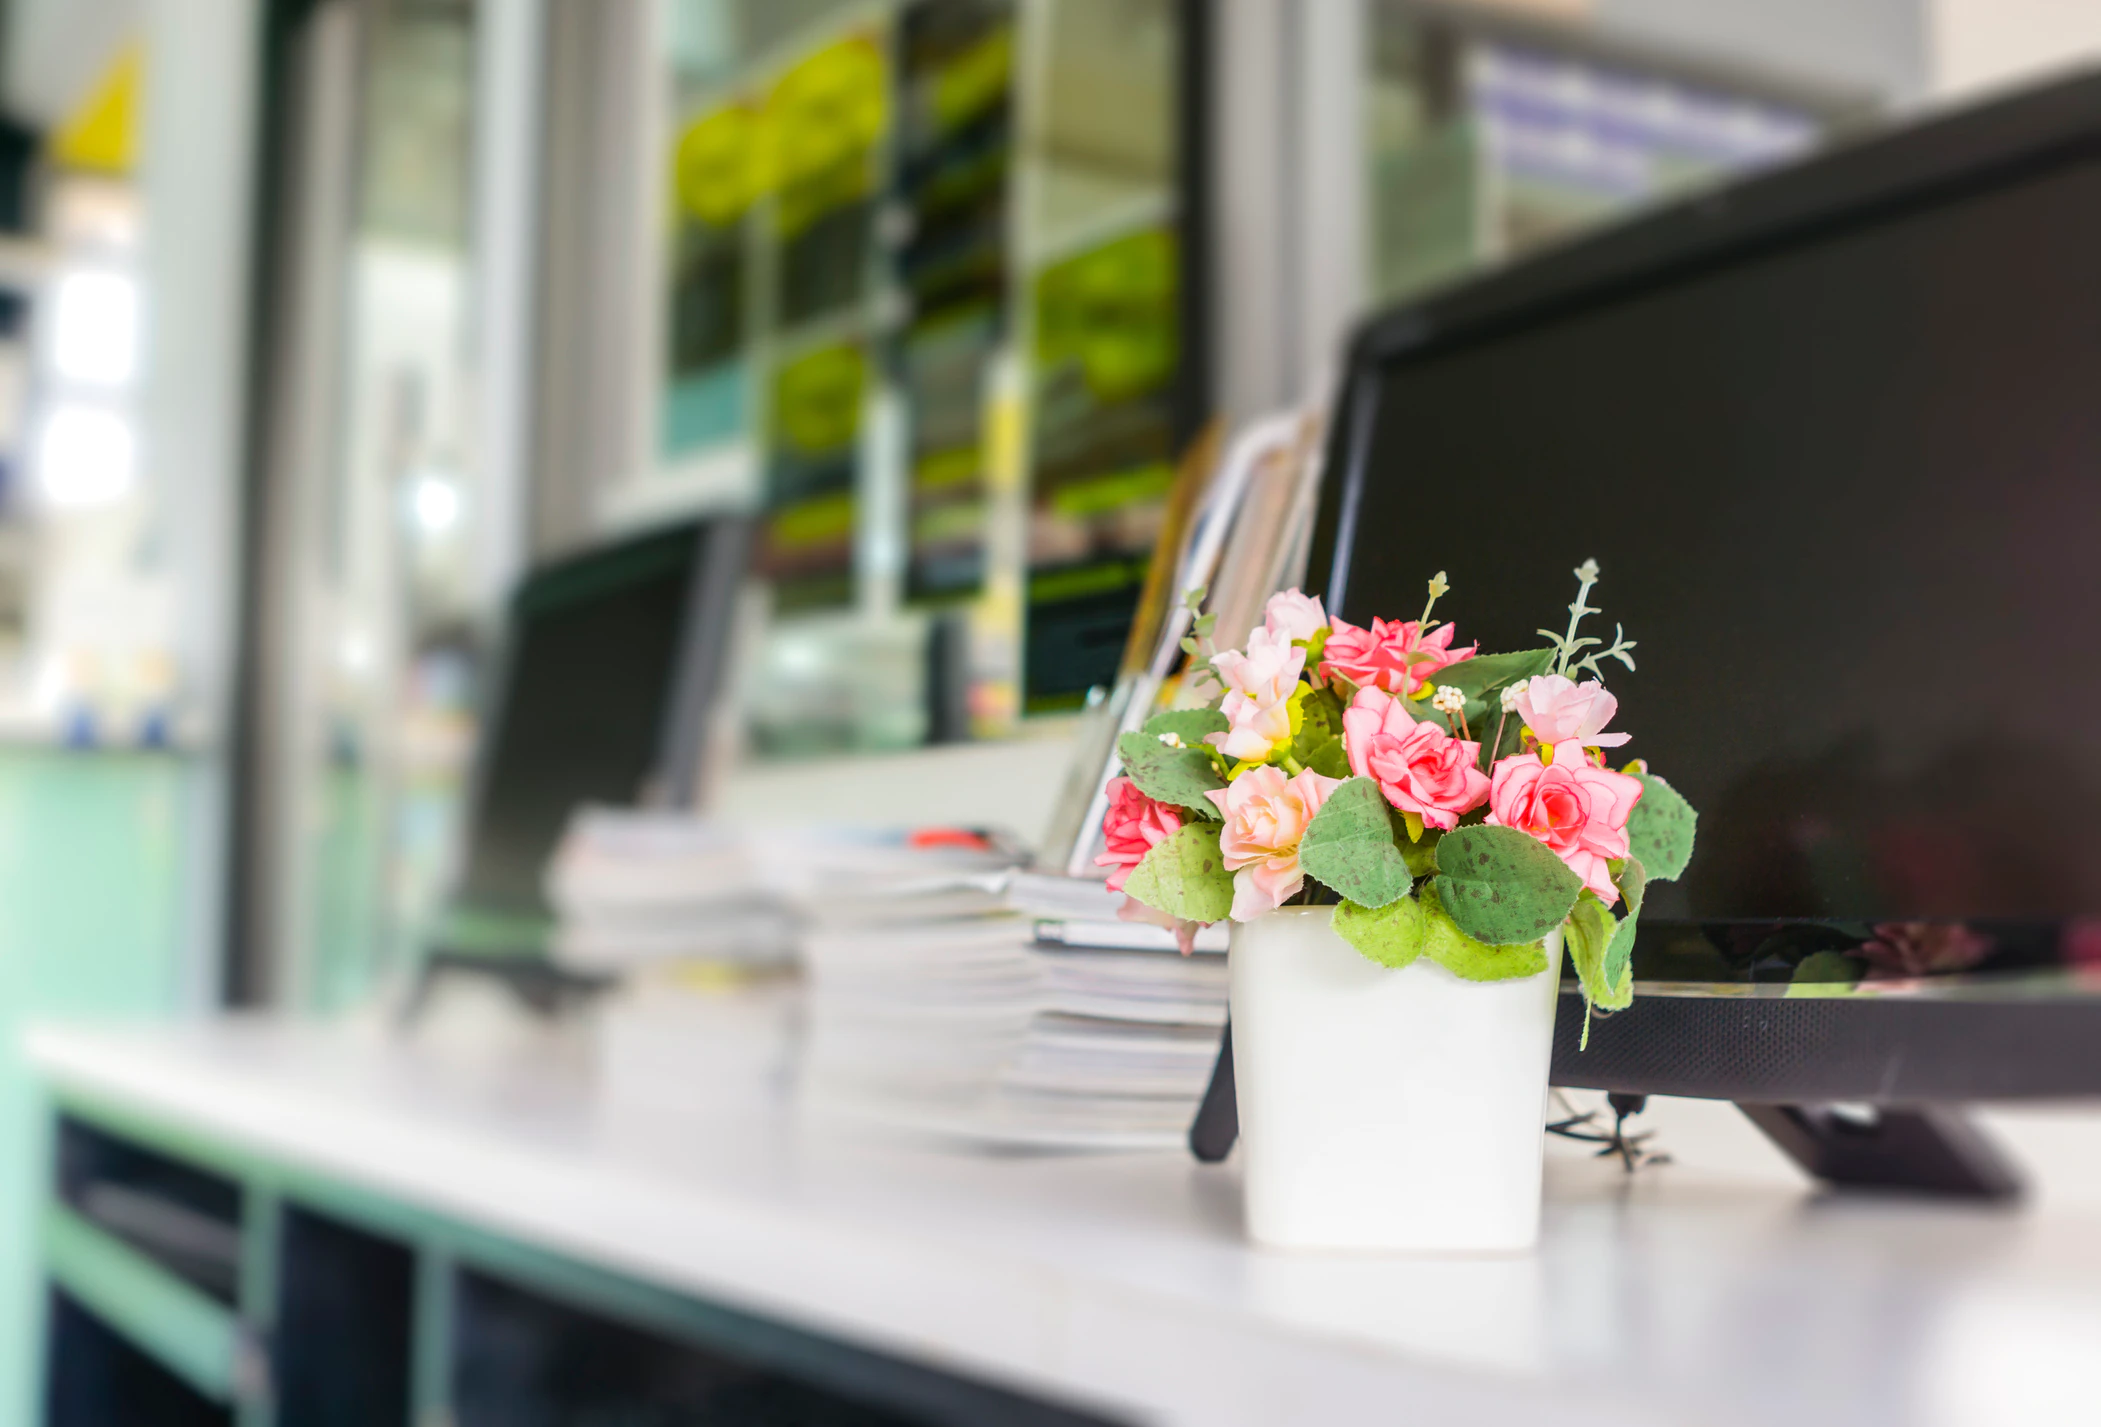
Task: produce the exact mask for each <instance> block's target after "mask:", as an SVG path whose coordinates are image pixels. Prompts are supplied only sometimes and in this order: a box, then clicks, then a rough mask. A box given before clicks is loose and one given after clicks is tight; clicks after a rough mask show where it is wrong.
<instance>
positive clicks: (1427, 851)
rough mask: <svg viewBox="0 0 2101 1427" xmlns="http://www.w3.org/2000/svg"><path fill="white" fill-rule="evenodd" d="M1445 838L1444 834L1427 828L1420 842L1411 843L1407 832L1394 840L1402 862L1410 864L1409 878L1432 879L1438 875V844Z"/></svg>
mask: <svg viewBox="0 0 2101 1427" xmlns="http://www.w3.org/2000/svg"><path fill="white" fill-rule="evenodd" d="M1443 838H1444V834H1443V833H1441V832H1435V831H1432V830H1431V829H1428V828H1425V829H1424V830H1423V835H1422V839H1421V840H1420V841H1417V842H1410V841H1409V840H1408V837H1407V835H1406V833H1405V831H1404V832H1403V833H1402V834H1401V835H1400V836H1398V837H1396V838H1395V839H1394V845H1395V846H1396V847H1398V848H1400V850H1401V861H1403V862H1405V863H1407V864H1408V875H1409V876H1411V877H1430V876H1434V875H1435V874H1436V872H1437V844H1438V843H1439V842H1440V841H1442V840H1443Z"/></svg>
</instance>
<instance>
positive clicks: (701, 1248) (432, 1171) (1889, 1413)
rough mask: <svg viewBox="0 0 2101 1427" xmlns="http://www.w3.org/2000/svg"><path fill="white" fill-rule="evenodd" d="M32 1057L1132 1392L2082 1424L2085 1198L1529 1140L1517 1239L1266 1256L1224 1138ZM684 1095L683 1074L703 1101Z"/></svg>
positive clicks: (1078, 1384)
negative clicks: (1218, 1151) (1935, 1188)
mask: <svg viewBox="0 0 2101 1427" xmlns="http://www.w3.org/2000/svg"><path fill="white" fill-rule="evenodd" d="M29 1050H30V1055H31V1057H32V1059H33V1060H34V1062H35V1063H36V1064H37V1065H38V1066H39V1067H40V1069H41V1071H42V1073H43V1075H44V1077H45V1078H46V1080H47V1081H49V1082H50V1083H52V1084H55V1085H57V1086H59V1087H61V1088H62V1089H65V1090H68V1091H71V1092H74V1093H76V1094H79V1095H83V1096H89V1097H94V1098H98V1099H103V1100H114V1101H118V1102H121V1103H123V1104H124V1105H127V1106H129V1107H133V1108H134V1109H137V1110H143V1111H146V1112H149V1113H151V1114H152V1115H154V1116H156V1117H159V1118H163V1119H165V1120H168V1121H171V1122H175V1123H177V1124H180V1125H182V1126H185V1127H187V1128H188V1129H190V1130H191V1131H194V1132H202V1133H203V1134H204V1135H206V1136H207V1137H209V1138H212V1139H215V1140H218V1141H221V1142H224V1143H226V1144H227V1145H228V1146H230V1147H233V1148H237V1149H241V1150H245V1151H250V1152H256V1153H259V1154H261V1155H263V1156H264V1157H266V1158H270V1159H273V1160H277V1161H281V1162H285V1163H288V1164H291V1165H294V1166H297V1167H299V1168H302V1169H305V1170H309V1171H314V1172H319V1173H323V1174H326V1175H329V1176H332V1177H337V1178H340V1179H343V1180H346V1181H350V1182H352V1183H355V1184H357V1185H360V1186H362V1187H365V1188H367V1189H370V1190H373V1191H377V1192H379V1193H382V1194H385V1195H387V1196H390V1197H393V1198H396V1199H400V1200H403V1201H407V1202H409V1203H412V1204H414V1205H417V1206H420V1207H423V1208H427V1209H430V1210H434V1211H437V1212H440V1213H443V1214H446V1215H449V1216H453V1217H457V1218H460V1219H464V1220H468V1221H471V1222H473V1223H476V1224H478V1225H482V1226H486V1227H489V1228H492V1229H495V1230H497V1231H498V1232H500V1233H503V1234H505V1235H508V1236H511V1237H514V1238H518V1239H522V1240H525V1241H529V1242H531V1243H534V1244H536V1245H539V1246H542V1247H545V1248H548V1249H552V1250H554V1251H557V1252H560V1253H564V1254H567V1255H571V1256H573V1257H575V1258H578V1259H581V1260H585V1261H588V1262H590V1263H593V1264H596V1265H599V1266H601V1267H605V1268H608V1269H611V1270H614V1271H616V1272H620V1273H623V1274H626V1275H629V1276H633V1277H636V1278H640V1279H645V1280H648V1281H651V1282H654V1283H657V1284H661V1285H664V1286H667V1287H670V1288H674V1289H677V1290H679V1291H681V1292H684V1293H688V1294H692V1295H694V1296H698V1297H703V1298H707V1299H712V1300H716V1301H719V1302H723V1303H726V1304H730V1305H733V1306H736V1307H739V1308H743V1309H746V1310H748V1311H752V1312H756V1313H760V1314H764V1315H768V1316H773V1317H777V1318H780V1319H783V1320H786V1321H789V1322H792V1323H795V1324H797V1325H800V1326H803V1327H806V1328H811V1329H814V1330H817V1331H821V1332H829V1333H833V1334H836V1335H838V1336H840V1337H842V1338H846V1339H849V1340H852V1341H855V1342H858V1343H861V1344H864V1345H867V1346H871V1347H875V1348H878V1349H881V1350H886V1351H891V1352H895V1353H899V1354H902V1355H907V1356H911V1357H914V1358H918V1359H921V1360H924V1361H929V1362H931V1363H933V1364H935V1365H938V1366H944V1367H948V1368H951V1369H954V1370H958V1371H964V1372H968V1373H971V1374H974V1375H977V1376H982V1377H986V1378H990V1379H992V1380H995V1381H1002V1382H1005V1383H1008V1384H1011V1385H1015V1386H1019V1387H1021V1388H1023V1389H1024V1390H1035V1391H1039V1392H1042V1393H1044V1394H1046V1395H1050V1396H1055V1397H1058V1398H1062V1399H1064V1400H1068V1401H1071V1402H1074V1403H1076V1404H1078V1405H1082V1406H1087V1405H1092V1406H1095V1407H1098V1408H1104V1409H1107V1410H1109V1411H1110V1412H1112V1413H1114V1414H1118V1415H1123V1416H1129V1417H1133V1418H1136V1419H1138V1420H1163V1421H1172V1422H1179V1423H1203V1424H1233V1423H1248V1424H1258V1423H1260V1424H1267V1423H1287V1422H1320V1423H1323V1424H1341V1423H1350V1422H1398V1421H1407V1422H1419V1423H1448V1422H1482V1423H1490V1422H1495V1423H1501V1422H1509V1423H1525V1424H1528V1425H1529V1424H1552V1423H1597V1424H1608V1423H1609V1424H1614V1427H1631V1424H1637V1423H1671V1424H1678V1423H1712V1424H1724V1425H1733V1424H1739V1423H1742V1424H1749V1423H1780V1422H1784V1423H1787V1424H1789V1427H1810V1424H1821V1423H1833V1424H1840V1423H1842V1424H1847V1427H1878V1424H1922V1427H1956V1424H1960V1425H1961V1427H1996V1424H2001V1423H2003V1424H2008V1427H2013V1424H2019V1427H2039V1424H2047V1423H2055V1422H2060V1421H2061V1422H2081V1423H2090V1422H2101V1214H2097V1213H2095V1212H2094V1211H2093V1210H2091V1209H2090V1208H2087V1207H2085V1206H2084V1205H2082V1204H2079V1203H2076V1202H2075V1203H2070V1204H2059V1203H2054V1202H2052V1201H2050V1200H2047V1199H2046V1200H2045V1201H2044V1203H2043V1204H2042V1205H2041V1206H2040V1207H2036V1208H2031V1209H2028V1210H2012V1211H2005V1210H1996V1211H1995V1210H1982V1209H1972V1208H1961V1207H1946V1206H1928V1205H1923V1204H1908V1203H1901V1202H1890V1201H1872V1202H1870V1201H1860V1202H1846V1201H1842V1200H1837V1199H1833V1198H1831V1197H1829V1196H1822V1195H1819V1194H1817V1193H1815V1192H1814V1191H1812V1190H1810V1189H1808V1188H1805V1187H1802V1186H1800V1185H1799V1184H1796V1183H1792V1182H1790V1181H1789V1180H1788V1179H1786V1178H1785V1177H1784V1176H1763V1177H1760V1176H1741V1175H1723V1174H1717V1173H1713V1172H1702V1171H1701V1170H1699V1169H1697V1168H1696V1167H1694V1166H1693V1165H1691V1164H1682V1163H1681V1164H1678V1165H1671V1166H1664V1167H1660V1168H1656V1169H1651V1170H1646V1171H1644V1172H1643V1173H1642V1174H1640V1175H1638V1176H1636V1177H1635V1178H1633V1179H1631V1180H1630V1179H1628V1178H1626V1177H1625V1176H1623V1175H1622V1173H1621V1172H1620V1171H1619V1170H1618V1169H1617V1168H1616V1167H1615V1166H1614V1165H1612V1164H1608V1163H1604V1162H1599V1161H1595V1160H1591V1159H1588V1158H1579V1157H1576V1156H1575V1155H1574V1154H1572V1153H1556V1154H1554V1155H1552V1156H1550V1158H1549V1164H1548V1175H1547V1206H1546V1218H1545V1231H1544V1236H1543V1241H1542V1245H1541V1248H1540V1251H1539V1252H1538V1253H1537V1254H1536V1255H1534V1256H1528V1257H1521V1258H1500V1259H1460V1258H1453V1259H1408V1258H1379V1257H1345V1256H1293V1255H1282V1254H1269V1253H1263V1252H1257V1251H1254V1250H1251V1249H1249V1248H1248V1247H1247V1246H1246V1245H1245V1244H1244V1243H1243V1241H1242V1239H1241V1236H1240V1225H1239V1213H1240V1189H1239V1179H1238V1175H1237V1173H1236V1171H1235V1170H1234V1169H1233V1168H1232V1167H1231V1165H1230V1164H1229V1165H1227V1166H1225V1167H1222V1168H1206V1167H1203V1166H1199V1165H1197V1164H1195V1163H1193V1162H1192V1161H1190V1160H1188V1159H1186V1158H1184V1157H1182V1156H1180V1155H1174V1154H1144V1155H1132V1154H1125V1155H1101V1156H982V1155H974V1154H966V1153H961V1152H955V1151H948V1150H940V1149H934V1148H924V1147H918V1146H908V1145H901V1144H896V1143H889V1142H884V1141H881V1140H877V1139H871V1138H868V1137H866V1136H864V1135H861V1134H858V1133H855V1132H852V1131H848V1130H844V1129H840V1128H837V1127H828V1126H822V1125H816V1124H806V1123H800V1122H798V1121H797V1120H796V1119H795V1118H794V1117H792V1116H790V1115H789V1114H787V1113H786V1112H785V1111H783V1110H782V1109H780V1108H779V1107H778V1106H777V1105H773V1104H769V1103H767V1102H766V1101H765V1100H764V1099H763V1098H762V1097H759V1096H757V1095H755V1094H753V1095H745V1096H742V1097H738V1096H723V1097H719V1098H717V1099H715V1100H714V1101H713V1102H712V1103H695V1104H693V1105H692V1106H690V1107H686V1108H681V1109H676V1110H674V1109H645V1108H641V1107H636V1106H614V1105H607V1104H601V1103H599V1102H598V1101H597V1100H596V1099H595V1098H594V1097H593V1095H592V1094H591V1092H590V1089H589V1084H588V1079H587V1077H584V1076H582V1075H580V1074H577V1073H575V1072H573V1071H566V1070H564V1069H562V1068H561V1067H560V1066H559V1064H548V1063H546V1062H544V1061H543V1062H541V1063H539V1064H538V1065H537V1067H536V1068H530V1069H528V1068H524V1067H523V1066H509V1067H505V1066H493V1065H490V1064H486V1063H480V1064H468V1063H466V1062H464V1061H462V1060H459V1059H456V1058H455V1059H447V1058H443V1057H440V1056H438V1055H435V1054H433V1053H430V1052H419V1051H415V1050H411V1049H404V1048H402V1047H399V1046H389V1045H384V1044H379V1043H375V1042H372V1041H370V1040H361V1039H358V1038H354V1037H350V1036H347V1035H341V1034H328V1033H323V1032H318V1031H313V1030H301V1029H291V1028H286V1027H282V1026H272V1025H267V1024H238V1023H227V1024H218V1025H213V1026H205V1027H198V1028H193V1029H187V1030H170V1031H159V1032H140V1031H123V1032H117V1031H74V1030H44V1031H39V1032H37V1033H35V1034H34V1035H33V1036H32V1037H31V1040H30V1045H29ZM696 1098H697V1099H698V1097H696Z"/></svg>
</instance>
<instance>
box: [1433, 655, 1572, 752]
mask: <svg viewBox="0 0 2101 1427" xmlns="http://www.w3.org/2000/svg"><path fill="white" fill-rule="evenodd" d="M1553 663H1554V651H1553V650H1552V649H1520V650H1518V651H1517V652H1516V653H1514V654H1477V655H1475V656H1474V657H1473V658H1471V659H1462V660H1460V661H1459V662H1458V663H1457V664H1450V665H1447V666H1445V667H1444V668H1442V669H1440V670H1438V671H1437V676H1436V678H1435V680H1433V682H1434V683H1437V684H1439V685H1442V686H1445V687H1449V688H1454V689H1457V690H1458V691H1459V692H1460V693H1462V694H1464V695H1466V720H1467V722H1468V723H1469V724H1470V725H1471V726H1472V728H1473V732H1474V737H1475V738H1476V739H1477V740H1479V741H1481V742H1483V743H1485V742H1487V741H1488V740H1489V739H1491V738H1493V737H1495V727H1494V722H1495V716H1496V715H1497V714H1499V713H1501V712H1502V707H1503V701H1502V693H1501V691H1502V690H1503V689H1504V688H1506V687H1507V686H1509V685H1511V684H1514V683H1516V682H1517V681H1518V680H1519V679H1529V678H1531V677H1532V676H1533V675H1535V674H1544V673H1545V672H1546V671H1547V670H1548V669H1550V668H1552V667H1553ZM1484 719H1486V720H1487V721H1488V724H1489V726H1488V727H1486V728H1484V727H1482V721H1483V720H1484Z"/></svg>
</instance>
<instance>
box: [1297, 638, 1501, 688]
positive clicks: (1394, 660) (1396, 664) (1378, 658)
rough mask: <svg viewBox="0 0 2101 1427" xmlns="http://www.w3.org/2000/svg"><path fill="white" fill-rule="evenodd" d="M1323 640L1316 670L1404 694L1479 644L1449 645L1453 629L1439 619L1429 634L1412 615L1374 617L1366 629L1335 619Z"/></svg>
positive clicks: (1362, 685)
mask: <svg viewBox="0 0 2101 1427" xmlns="http://www.w3.org/2000/svg"><path fill="white" fill-rule="evenodd" d="M1331 623H1332V626H1333V627H1332V628H1331V630H1330V631H1329V634H1328V642H1327V643H1326V644H1325V645H1324V646H1322V649H1321V659H1320V675H1321V677H1322V678H1324V679H1325V678H1329V677H1331V676H1333V675H1336V674H1340V675H1341V676H1342V677H1343V678H1345V679H1348V680H1349V681H1350V682H1351V683H1352V684H1355V685H1356V686H1357V687H1358V688H1360V689H1366V688H1380V689H1384V690H1385V691H1386V692H1387V693H1389V694H1397V695H1399V696H1400V697H1402V698H1406V697H1408V696H1409V695H1410V694H1413V693H1414V692H1415V691H1416V690H1418V689H1420V688H1422V687H1423V685H1424V684H1426V683H1428V682H1429V681H1430V678H1431V676H1432V675H1434V674H1436V673H1437V671H1438V670H1440V669H1448V668H1450V667H1451V666H1452V665H1454V664H1457V663H1458V662H1459V661H1460V660H1462V659H1471V658H1473V657H1474V653H1475V651H1477V650H1478V649H1479V648H1480V647H1481V646H1480V645H1478V644H1469V645H1468V646H1467V647H1466V648H1464V649H1453V648H1452V629H1453V626H1451V625H1449V624H1440V625H1438V626H1437V628H1435V629H1433V630H1431V631H1430V632H1429V633H1428V634H1424V633H1423V629H1422V625H1420V624H1418V623H1417V622H1416V621H1414V620H1412V619H1411V620H1406V621H1403V620H1397V619H1373V620H1372V622H1371V628H1370V629H1359V628H1358V627H1357V626H1356V625H1354V624H1351V623H1349V622H1348V621H1347V620H1341V619H1338V620H1334V621H1332V622H1331Z"/></svg>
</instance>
